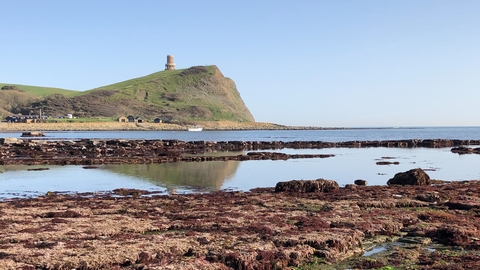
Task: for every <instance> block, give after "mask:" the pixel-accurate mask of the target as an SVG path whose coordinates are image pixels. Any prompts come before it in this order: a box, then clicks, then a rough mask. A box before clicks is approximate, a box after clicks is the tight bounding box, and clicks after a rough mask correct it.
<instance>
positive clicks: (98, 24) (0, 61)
mask: <svg viewBox="0 0 480 270" xmlns="http://www.w3.org/2000/svg"><path fill="white" fill-rule="evenodd" d="M0 7H1V20H2V23H1V24H0V34H1V36H2V39H1V41H0V82H2V83H12V84H25V85H36V86H49V87H58V88H64V89H70V90H89V89H92V88H96V87H100V86H103V85H109V84H112V83H116V82H120V81H124V80H127V79H132V78H136V77H141V76H145V75H148V74H151V73H154V72H157V71H161V70H163V69H164V67H165V63H166V56H167V55H168V54H171V55H174V57H175V63H176V66H177V69H181V68H188V67H191V66H197V65H216V66H217V67H218V68H219V69H220V70H221V72H222V73H223V74H224V75H225V76H226V77H229V78H231V79H233V80H234V81H235V83H236V86H237V89H238V90H239V92H240V94H241V96H242V98H243V100H244V102H245V104H246V105H247V107H248V108H249V109H250V111H251V113H252V114H253V116H254V117H255V120H256V121H257V122H270V123H277V124H283V125H293V126H321V127H392V126H393V127H397V126H398V127H400V126H480V115H479V109H478V106H477V104H478V102H479V101H480V91H479V90H480V30H479V29H480V16H479V14H480V1H478V0H458V1H451V0H449V1H443V0H422V1H418V0H402V1H393V0H390V1H388V0H362V1H359V0H331V1H324V0H298V1H293V0H288V1H287V0H263V1H254V0H243V1H238V0H237V1H235V0H234V1H223V0H204V1H198V0H183V1H164V0H158V1H150V0H135V1H126V0H115V1H113V0H101V1H99V0H69V1H65V0H45V1H35V0H15V1H8V0H0Z"/></svg>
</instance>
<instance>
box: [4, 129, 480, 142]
mask: <svg viewBox="0 0 480 270" xmlns="http://www.w3.org/2000/svg"><path fill="white" fill-rule="evenodd" d="M21 135H22V132H0V138H5V137H15V138H20V136H21ZM45 136H46V137H47V138H49V139H76V138H88V139H92V138H97V139H117V138H121V139H148V140H167V139H176V140H182V141H285V142H289V141H326V142H344V141H357V140H358V141H369V140H405V139H459V140H468V139H470V140H473V139H480V127H402V128H362V129H335V130H243V131H202V132H188V131H46V132H45Z"/></svg>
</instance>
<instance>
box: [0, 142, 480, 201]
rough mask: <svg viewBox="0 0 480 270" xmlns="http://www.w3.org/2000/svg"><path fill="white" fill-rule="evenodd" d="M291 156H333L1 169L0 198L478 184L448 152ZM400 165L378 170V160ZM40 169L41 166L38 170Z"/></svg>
mask: <svg viewBox="0 0 480 270" xmlns="http://www.w3.org/2000/svg"><path fill="white" fill-rule="evenodd" d="M274 151H275V152H283V153H289V154H292V153H295V154H334V155H335V156H334V157H331V158H314V159H290V160H286V161H285V160H276V161H272V160H261V161H242V162H238V161H211V162H179V163H165V164H135V165H103V166H100V168H99V169H94V170H86V169H82V167H81V166H44V167H48V168H49V170H45V171H27V169H28V168H37V167H39V166H0V171H3V173H0V198H6V197H11V196H13V195H12V194H18V195H15V196H25V195H27V196H28V195H29V194H30V195H32V196H36V195H38V193H45V192H47V191H71V192H96V191H108V190H113V189H116V188H122V187H123V188H137V189H146V190H160V191H166V192H171V191H176V192H179V193H184V192H197V191H212V190H222V189H228V190H244V191H248V190H250V189H252V188H256V187H274V186H275V185H276V183H277V182H280V181H288V180H294V179H297V180H300V179H317V178H324V179H331V180H335V181H337V182H338V183H339V185H340V186H344V185H346V184H351V183H353V181H354V180H355V179H364V180H367V181H368V184H369V185H385V184H386V182H387V181H388V179H390V178H392V177H393V176H394V175H395V174H396V173H398V172H402V171H407V170H410V169H412V168H422V169H426V170H427V173H428V174H429V175H430V177H431V178H433V179H440V180H474V179H480V170H478V168H479V166H478V165H479V164H480V155H457V154H453V153H451V152H450V149H449V148H448V149H447V148H441V149H431V148H416V149H408V148H405V149H402V148H327V149H297V150H293V149H281V150H280V149H279V150H274ZM382 160H383V161H392V162H395V161H396V162H398V165H377V162H378V161H382ZM40 167H42V166H40Z"/></svg>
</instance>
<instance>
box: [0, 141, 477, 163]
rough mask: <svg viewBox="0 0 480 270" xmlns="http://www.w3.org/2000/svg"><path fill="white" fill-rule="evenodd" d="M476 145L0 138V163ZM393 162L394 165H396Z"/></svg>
mask: <svg viewBox="0 0 480 270" xmlns="http://www.w3.org/2000/svg"><path fill="white" fill-rule="evenodd" d="M474 144H480V140H400V141H349V142H322V141H307V142H305V141H294V142H282V141H274V142H248V141H247V142H245V141H230V142H207V141H193V142H184V141H179V140H120V139H117V140H96V139H80V140H61V139H58V140H48V139H45V140H43V139H36V140H33V139H21V140H20V139H15V138H0V165H14V164H26V165H47V164H51V165H99V164H139V163H142V164H149V163H165V162H179V161H214V160H239V161H243V160H262V159H273V160H275V159H283V160H284V159H291V158H326V157H332V156H333V155H330V154H292V155H290V154H285V153H273V152H249V153H247V154H246V155H237V156H231V155H230V156H199V155H188V156H187V155H186V154H202V153H208V152H212V151H258V150H275V149H284V148H292V149H322V148H338V147H349V148H359V147H451V146H464V145H474ZM394 164H395V163H394Z"/></svg>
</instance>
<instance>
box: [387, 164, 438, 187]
mask: <svg viewBox="0 0 480 270" xmlns="http://www.w3.org/2000/svg"><path fill="white" fill-rule="evenodd" d="M431 183H432V180H430V176H428V174H427V173H426V172H425V171H424V170H422V169H420V168H417V169H412V170H409V171H406V172H399V173H397V174H395V176H394V177H393V178H391V179H390V180H388V182H387V185H389V186H390V185H414V186H428V185H430V184H431Z"/></svg>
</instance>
